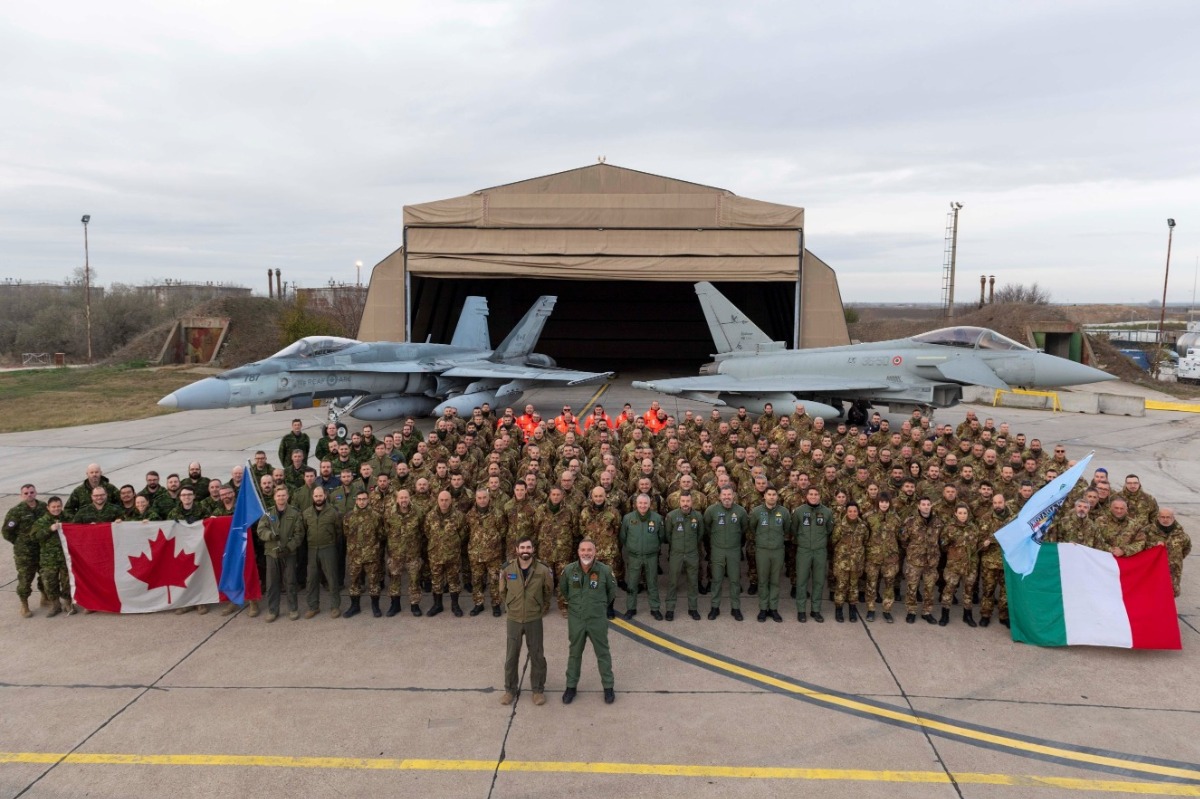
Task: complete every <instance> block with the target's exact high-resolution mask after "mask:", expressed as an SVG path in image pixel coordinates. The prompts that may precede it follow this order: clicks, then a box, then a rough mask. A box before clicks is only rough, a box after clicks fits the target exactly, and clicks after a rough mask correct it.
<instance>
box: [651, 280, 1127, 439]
mask: <svg viewBox="0 0 1200 799" xmlns="http://www.w3.org/2000/svg"><path fill="white" fill-rule="evenodd" d="M696 294H697V295H698V296H699V297H700V305H701V306H702V307H703V309H704V318H705V319H706V320H707V321H708V328H709V331H710V332H711V333H712V337H713V342H714V343H715V345H716V348H717V354H716V355H715V356H714V357H715V358H716V361H715V362H714V363H710V364H707V365H706V366H704V367H702V368H701V369H700V376H699V377H683V378H675V379H665V380H646V381H635V382H634V383H633V387H634V388H640V389H645V390H647V391H657V392H659V393H662V394H673V395H677V396H681V397H684V398H686V399H690V400H695V401H698V402H705V403H708V404H710V405H734V406H741V405H744V406H746V408H747V409H748V410H751V411H754V412H759V411H761V410H762V408H763V406H764V405H765V404H766V403H768V402H769V403H772V404H774V405H775V406H776V407H780V408H791V406H792V405H793V404H794V403H797V402H803V403H804V406H805V411H806V412H807V413H808V414H809V415H812V416H824V417H826V418H833V417H835V416H839V415H840V414H841V409H842V402H843V401H849V402H860V401H865V402H867V403H881V404H886V405H888V406H889V408H890V409H891V410H892V411H896V410H898V409H901V408H910V407H933V408H945V407H949V406H951V405H955V404H957V403H958V402H959V401H960V400H961V399H962V389H963V386H986V387H988V388H996V389H1009V388H1010V387H1012V386H1018V387H1021V388H1048V387H1058V386H1074V385H1080V384H1083V383H1096V382H1099V381H1101V380H1115V379H1116V378H1115V377H1113V376H1112V375H1110V374H1108V373H1106V372H1102V371H1100V370H1099V369H1093V368H1092V367H1090V366H1085V365H1084V364H1081V363H1076V362H1075V361H1070V360H1067V359H1065V358H1059V357H1057V356H1054V355H1049V354H1047V353H1044V352H1040V351H1038V350H1034V349H1031V348H1029V347H1026V346H1025V345H1023V344H1019V343H1017V342H1015V341H1013V340H1012V339H1010V338H1007V337H1005V336H1002V335H1000V334H999V333H997V332H995V331H994V330H988V329H987V328H982V327H947V328H942V329H940V330H932V331H930V332H928V333H922V334H921V335H919V336H913V337H911V338H902V339H893V340H891V341H873V342H867V343H863V344H850V345H847V346H840V347H819V348H813V349H800V350H789V349H786V345H785V344H784V343H783V342H781V341H771V339H770V337H769V336H767V334H766V333H764V332H763V331H762V330H761V329H759V328H758V326H756V325H755V324H754V323H753V322H751V321H750V319H749V318H748V317H747V316H746V315H745V314H744V313H742V312H741V311H740V310H738V309H737V308H736V307H735V306H734V305H733V303H731V302H730V301H729V300H727V299H726V298H725V296H724V295H723V294H721V293H720V292H719V291H717V290H716V288H714V287H713V285H712V284H711V283H697V284H696Z"/></svg>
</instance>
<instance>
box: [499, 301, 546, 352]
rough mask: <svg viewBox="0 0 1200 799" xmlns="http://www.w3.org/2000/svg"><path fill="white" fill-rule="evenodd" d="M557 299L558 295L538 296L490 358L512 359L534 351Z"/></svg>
mask: <svg viewBox="0 0 1200 799" xmlns="http://www.w3.org/2000/svg"><path fill="white" fill-rule="evenodd" d="M557 301H558V297H538V300H537V302H535V303H534V304H533V307H532V308H530V309H529V311H528V313H526V314H525V316H524V317H522V318H521V321H520V322H517V326H516V327H514V328H513V329H512V331H511V332H509V334H508V336H506V337H505V339H504V341H502V342H500V346H499V347H496V351H495V352H493V353H492V357H491V358H489V360H492V361H511V360H516V359H519V358H524V357H525V356H526V355H528V354H529V353H531V352H533V348H534V347H536V346H537V343H538V339H539V338H540V337H541V335H542V328H543V327H545V325H546V319H547V318H549V316H550V312H551V311H553V310H554V303H555V302H557Z"/></svg>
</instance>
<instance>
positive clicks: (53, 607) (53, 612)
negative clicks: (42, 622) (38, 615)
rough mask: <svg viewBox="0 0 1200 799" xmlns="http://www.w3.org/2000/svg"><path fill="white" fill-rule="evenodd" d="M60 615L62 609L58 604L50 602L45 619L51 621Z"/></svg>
mask: <svg viewBox="0 0 1200 799" xmlns="http://www.w3.org/2000/svg"><path fill="white" fill-rule="evenodd" d="M60 613H62V608H61V607H60V606H59V604H58V603H57V602H51V603H50V611H49V612H48V613H46V618H47V619H52V618H54V617H55V616H57V615H58V614H60Z"/></svg>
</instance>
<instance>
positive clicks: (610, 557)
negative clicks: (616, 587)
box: [555, 545, 625, 582]
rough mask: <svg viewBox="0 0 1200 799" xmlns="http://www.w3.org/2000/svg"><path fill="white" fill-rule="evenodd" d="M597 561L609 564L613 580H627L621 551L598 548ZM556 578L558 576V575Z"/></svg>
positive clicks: (613, 547) (609, 547)
mask: <svg viewBox="0 0 1200 799" xmlns="http://www.w3.org/2000/svg"><path fill="white" fill-rule="evenodd" d="M596 560H598V561H600V562H601V563H604V564H607V565H608V566H609V567H610V568H611V569H612V573H613V579H614V580H616V581H617V582H621V581H622V580H624V579H625V559H624V558H622V557H621V551H620V550H619V549H617V548H616V547H615V546H607V545H605V546H602V547H599V546H598V547H596ZM555 576H558V575H557V573H556V574H555Z"/></svg>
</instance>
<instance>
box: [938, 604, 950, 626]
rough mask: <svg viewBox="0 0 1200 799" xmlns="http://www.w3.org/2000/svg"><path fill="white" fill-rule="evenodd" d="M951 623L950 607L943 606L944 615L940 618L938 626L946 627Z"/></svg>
mask: <svg viewBox="0 0 1200 799" xmlns="http://www.w3.org/2000/svg"><path fill="white" fill-rule="evenodd" d="M949 623H950V608H942V617H941V618H940V619H938V626H939V627H945V626H946V625H947V624H949Z"/></svg>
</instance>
